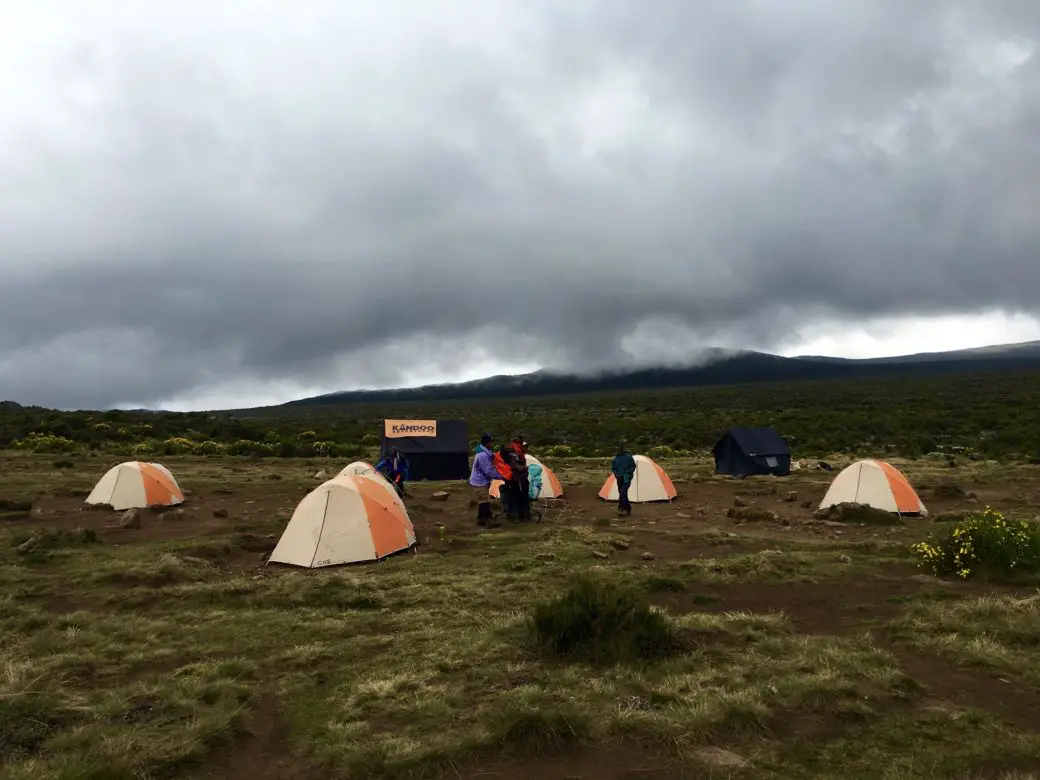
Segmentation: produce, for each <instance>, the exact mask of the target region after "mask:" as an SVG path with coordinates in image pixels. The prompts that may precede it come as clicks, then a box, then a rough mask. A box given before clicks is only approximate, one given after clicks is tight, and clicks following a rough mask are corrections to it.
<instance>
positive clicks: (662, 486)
mask: <svg viewBox="0 0 1040 780" xmlns="http://www.w3.org/2000/svg"><path fill="white" fill-rule="evenodd" d="M633 458H634V459H635V462H636V473H635V476H634V477H633V478H632V486H631V487H630V488H629V490H628V500H629V501H631V502H632V503H633V504H639V503H646V502H648V501H671V500H672V499H673V498H675V497H676V496H677V495H679V494H678V492H677V491H676V490H675V485H673V484H672V480H671V478H670V477H669V476H668V475H667V474H666V473H665V470H664V469H663V468H661V467H660V466H658V465H657V463H655V462H654V461H653V460H652V459H650V458H648V457H647V456H646V455H634V456H633ZM599 497H600V498H602V499H603V500H604V501H617V500H618V487H617V479H615V478H614V475H613V474H611V475H610V476H609V477H607V481H606V482H604V483H603V487H602V488H600V491H599Z"/></svg>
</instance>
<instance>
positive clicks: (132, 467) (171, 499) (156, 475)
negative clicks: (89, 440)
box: [85, 460, 184, 510]
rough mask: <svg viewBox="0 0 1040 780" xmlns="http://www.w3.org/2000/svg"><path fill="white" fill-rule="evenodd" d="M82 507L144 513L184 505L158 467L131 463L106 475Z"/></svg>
mask: <svg viewBox="0 0 1040 780" xmlns="http://www.w3.org/2000/svg"><path fill="white" fill-rule="evenodd" d="M85 503H87V504H95V505H96V504H109V505H111V507H112V508H113V509H118V510H123V509H134V508H136V509H147V508H148V507H150V506H174V505H175V504H181V503H184V493H183V492H181V488H180V485H178V484H177V480H176V479H174V478H173V474H171V473H170V470H169V469H168V468H166V467H165V466H163V465H162V464H161V463H142V462H141V461H136V460H130V461H126V462H125V463H120V464H119V465H118V466H113V467H112V468H110V469H109V470H108V471H107V472H105V475H104V476H103V477H102V478H101V479H99V480H98V482H97V484H96V485H94V489H93V490H92V491H90V495H89V496H87V499H86V502H85Z"/></svg>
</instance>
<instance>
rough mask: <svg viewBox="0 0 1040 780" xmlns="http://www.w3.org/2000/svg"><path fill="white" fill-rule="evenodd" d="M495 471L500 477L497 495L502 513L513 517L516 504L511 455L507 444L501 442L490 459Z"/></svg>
mask: <svg viewBox="0 0 1040 780" xmlns="http://www.w3.org/2000/svg"><path fill="white" fill-rule="evenodd" d="M492 462H493V464H494V467H495V471H497V472H498V474H499V476H501V477H502V480H503V481H502V485H501V486H500V487H499V489H498V497H499V500H500V501H501V502H502V513H503V514H504V515H506V516H508V517H510V518H512V517H514V511H515V510H514V507H515V504H516V500H515V495H516V489H515V482H514V481H513V466H512V457H511V454H510V448H509V445H507V444H503V445H502V446H501V447H499V449H498V451H497V452H496V453H495V457H494V460H493V461H492Z"/></svg>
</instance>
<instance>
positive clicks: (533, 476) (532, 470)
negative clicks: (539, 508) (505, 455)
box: [527, 463, 542, 501]
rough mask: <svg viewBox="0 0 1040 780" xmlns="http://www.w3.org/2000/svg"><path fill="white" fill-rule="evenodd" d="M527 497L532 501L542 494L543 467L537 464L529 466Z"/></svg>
mask: <svg viewBox="0 0 1040 780" xmlns="http://www.w3.org/2000/svg"><path fill="white" fill-rule="evenodd" d="M527 482H528V488H527V495H528V496H529V497H530V499H531V500H532V501H534V500H535V499H536V498H538V496H540V495H541V494H542V467H541V466H539V465H538V464H537V463H531V464H529V465H528V466H527Z"/></svg>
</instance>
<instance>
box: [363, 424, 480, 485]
mask: <svg viewBox="0 0 1040 780" xmlns="http://www.w3.org/2000/svg"><path fill="white" fill-rule="evenodd" d="M391 447H396V448H397V451H398V452H400V453H401V454H402V455H404V456H405V457H406V458H407V459H408V478H409V479H410V480H412V481H413V482H414V481H420V480H424V479H428V480H433V481H440V480H460V479H463V480H468V479H469V434H468V433H467V430H466V423H465V422H463V421H462V420H384V421H383V452H384V453H385V452H388V451H389V450H390V448H391Z"/></svg>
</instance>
